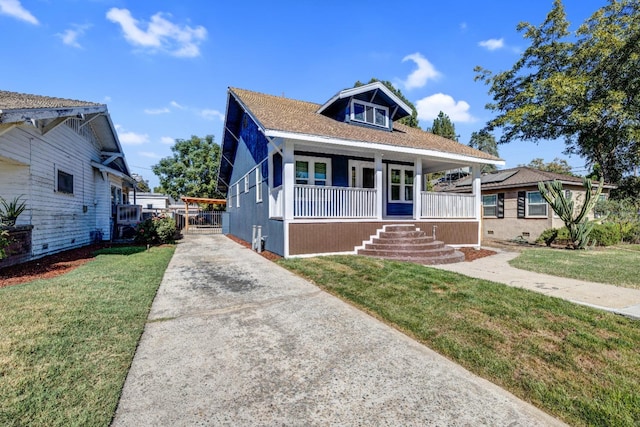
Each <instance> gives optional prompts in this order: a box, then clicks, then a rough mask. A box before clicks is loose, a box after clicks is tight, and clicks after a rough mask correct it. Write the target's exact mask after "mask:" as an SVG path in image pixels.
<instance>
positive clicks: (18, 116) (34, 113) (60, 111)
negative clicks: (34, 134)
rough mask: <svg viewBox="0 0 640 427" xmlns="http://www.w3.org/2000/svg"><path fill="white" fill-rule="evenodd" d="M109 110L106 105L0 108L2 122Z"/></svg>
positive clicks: (73, 115)
mask: <svg viewBox="0 0 640 427" xmlns="http://www.w3.org/2000/svg"><path fill="white" fill-rule="evenodd" d="M106 111H107V107H106V106H105V105H95V106H77V107H59V108H19V109H7V110H0V123H23V122H26V121H28V120H43V119H56V118H59V117H75V116H78V115H80V114H95V113H103V112H106Z"/></svg>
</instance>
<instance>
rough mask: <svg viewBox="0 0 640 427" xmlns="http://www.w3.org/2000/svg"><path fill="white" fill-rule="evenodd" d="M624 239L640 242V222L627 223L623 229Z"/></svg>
mask: <svg viewBox="0 0 640 427" xmlns="http://www.w3.org/2000/svg"><path fill="white" fill-rule="evenodd" d="M621 234H622V240H623V241H625V242H627V243H632V244H640V222H635V223H631V224H627V225H626V226H624V227H622V230H621Z"/></svg>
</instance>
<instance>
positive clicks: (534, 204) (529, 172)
mask: <svg viewBox="0 0 640 427" xmlns="http://www.w3.org/2000/svg"><path fill="white" fill-rule="evenodd" d="M554 180H558V181H560V182H561V183H562V188H563V189H564V191H565V193H566V194H565V195H566V196H569V197H571V198H572V199H574V200H575V202H574V203H575V208H576V209H578V208H579V207H580V206H582V202H584V198H585V188H584V187H583V184H582V178H580V177H575V176H569V175H562V174H558V173H552V172H546V171H541V170H537V169H532V168H529V167H517V168H513V169H505V170H499V171H496V172H493V173H490V174H486V175H483V176H482V178H481V191H482V237H483V238H486V239H497V240H512V239H523V240H526V241H530V242H533V241H535V240H536V239H537V238H538V236H540V234H541V233H542V232H543V231H544V230H546V229H548V228H562V227H563V226H564V223H563V222H562V220H561V219H560V218H559V217H558V216H557V215H556V214H555V213H554V212H553V209H551V207H549V205H548V204H547V202H546V201H545V200H544V199H543V198H542V196H541V195H540V191H539V190H538V182H549V181H554ZM472 184H473V183H472V180H471V179H469V178H463V179H461V180H459V181H456V182H455V183H453V184H452V185H451V186H450V187H447V188H446V191H451V192H470V191H472ZM612 188H615V186H613V185H609V184H605V185H604V186H603V189H602V194H601V196H600V197H607V196H608V193H609V190H610V189H612ZM588 215H590V218H591V219H593V212H591V213H590V214H588Z"/></svg>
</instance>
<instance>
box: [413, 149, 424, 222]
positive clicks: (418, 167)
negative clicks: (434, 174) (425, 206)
mask: <svg viewBox="0 0 640 427" xmlns="http://www.w3.org/2000/svg"><path fill="white" fill-rule="evenodd" d="M420 193H422V159H421V158H419V157H418V158H417V159H416V160H415V165H414V172H413V219H415V220H416V221H417V220H419V219H420V216H422V197H421V196H420Z"/></svg>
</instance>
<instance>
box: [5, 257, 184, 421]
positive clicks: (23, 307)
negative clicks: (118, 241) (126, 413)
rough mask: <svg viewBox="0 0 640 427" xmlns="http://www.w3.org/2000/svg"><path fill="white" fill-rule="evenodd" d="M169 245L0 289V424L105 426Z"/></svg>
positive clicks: (146, 312)
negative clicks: (45, 278) (0, 303)
mask: <svg viewBox="0 0 640 427" xmlns="http://www.w3.org/2000/svg"><path fill="white" fill-rule="evenodd" d="M173 251H174V247H173V246H164V247H154V248H152V249H151V250H150V251H147V250H146V248H140V247H125V248H114V249H105V250H101V251H99V252H98V255H97V257H96V258H95V259H94V260H92V261H90V262H89V263H87V264H85V265H83V266H81V267H78V268H77V269H75V270H73V271H71V272H70V273H68V274H65V275H62V276H58V277H55V278H52V279H48V280H38V281H34V282H30V283H26V284H23V285H17V286H10V287H6V288H2V289H0V301H2V309H1V310H0V425H2V426H26V425H29V426H107V425H109V423H110V422H111V419H112V417H113V414H114V412H115V409H116V406H117V404H118V399H119V397H120V393H121V390H122V386H123V384H124V380H125V378H126V375H127V372H128V370H129V366H130V365H131V361H132V359H133V355H134V352H135V350H136V346H137V344H138V340H139V339H140V335H141V334H142V331H143V329H144V325H145V322H146V319H147V316H148V313H149V309H150V307H151V303H152V301H153V298H154V296H155V294H156V291H157V289H158V286H159V285H160V281H161V280H162V276H163V274H164V271H165V269H166V267H167V265H168V263H169V260H170V259H171V256H172V254H173Z"/></svg>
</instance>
